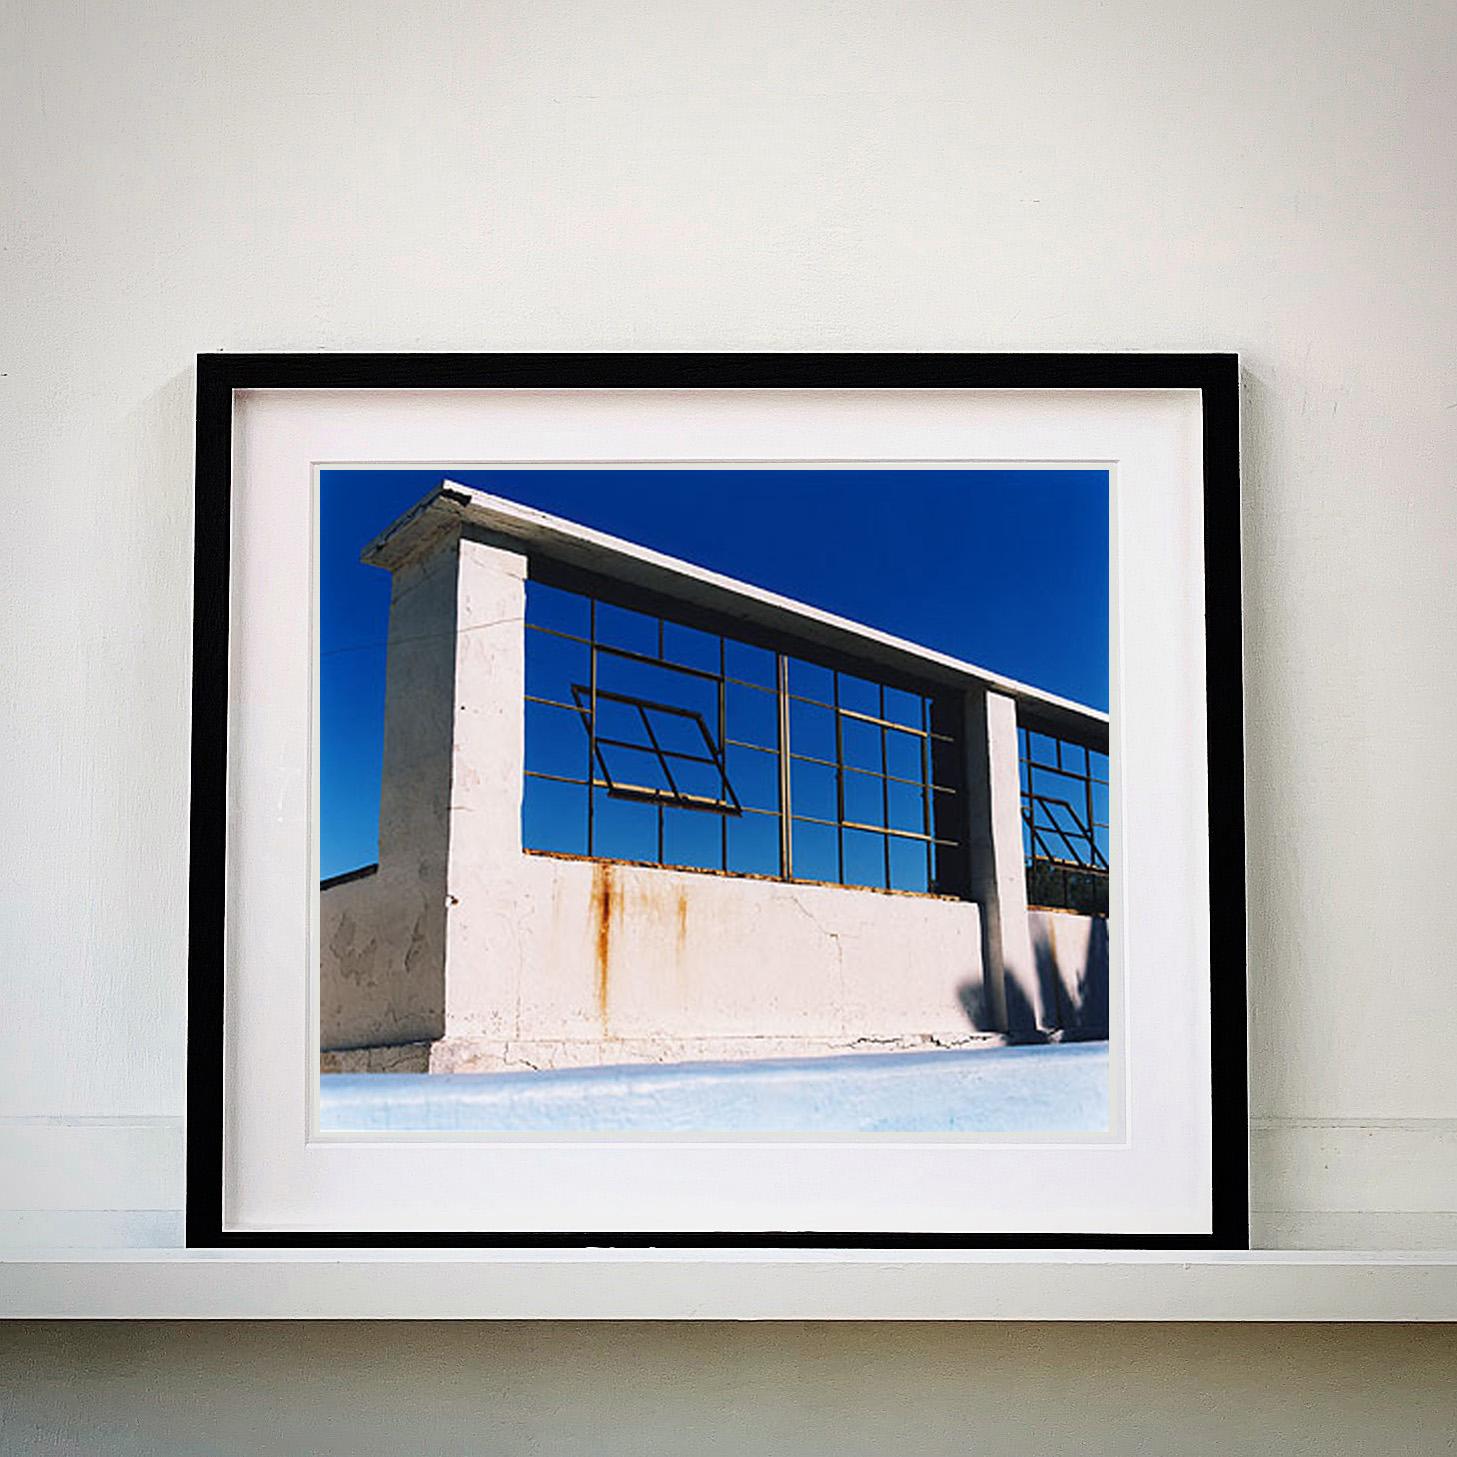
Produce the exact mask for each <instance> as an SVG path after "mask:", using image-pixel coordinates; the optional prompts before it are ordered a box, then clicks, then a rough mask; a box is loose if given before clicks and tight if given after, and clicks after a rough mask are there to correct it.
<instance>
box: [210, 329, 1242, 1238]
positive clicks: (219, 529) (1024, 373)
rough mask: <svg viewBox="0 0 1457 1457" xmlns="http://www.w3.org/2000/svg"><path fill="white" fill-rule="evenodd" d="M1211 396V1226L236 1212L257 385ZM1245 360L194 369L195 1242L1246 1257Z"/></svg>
mask: <svg viewBox="0 0 1457 1457" xmlns="http://www.w3.org/2000/svg"><path fill="white" fill-rule="evenodd" d="M513 388H515V389H546V388H550V389H613V388H628V389H665V390H669V389H671V390H684V389H693V388H709V389H720V390H721V389H736V388H742V389H810V388H814V389H836V390H856V389H878V390H884V389H905V390H936V389H996V390H1133V391H1144V390H1197V391H1199V393H1200V395H1201V398H1202V422H1203V446H1202V449H1203V482H1204V499H1203V534H1204V550H1205V560H1204V581H1205V604H1204V605H1205V614H1206V688H1207V703H1208V724H1207V729H1208V770H1209V784H1210V792H1209V802H1208V815H1209V890H1210V905H1211V908H1212V917H1211V924H1210V955H1211V964H1212V965H1213V966H1214V967H1215V968H1217V975H1216V976H1214V977H1213V979H1212V985H1211V990H1210V998H1211V1047H1212V1051H1213V1056H1212V1060H1211V1066H1210V1069H1209V1073H1210V1087H1211V1093H1212V1164H1213V1167H1212V1189H1213V1210H1212V1227H1211V1232H1210V1233H1209V1234H1208V1235H1207V1236H1199V1237H1191V1236H1188V1235H1169V1236H1163V1235H1128V1236H1124V1235H1110V1234H1096V1233H1095V1234H1078V1233H1073V1232H1068V1233H1059V1234H1056V1235H1018V1234H1004V1235H1003V1234H999V1235H991V1236H988V1235H983V1234H977V1235H970V1236H966V1237H959V1236H947V1235H944V1234H935V1235H925V1234H909V1233H898V1232H894V1231H886V1232H871V1233H857V1234H853V1235H847V1234H843V1233H822V1232H803V1233H794V1232H784V1231H769V1232H764V1233H743V1232H728V1233H724V1234H720V1235H711V1234H703V1233H700V1232H691V1233H684V1232H681V1231H680V1232H675V1231H671V1230H669V1231H662V1232H656V1233H640V1232H612V1231H600V1230H587V1231H581V1232H578V1233H565V1234H564V1233H540V1232H533V1231H510V1232H491V1233H481V1232H473V1231H470V1230H463V1231H453V1232H437V1231H416V1232H409V1231H405V1232H389V1233H383V1234H381V1233H368V1232H359V1231H348V1230H338V1231H326V1232H307V1233H274V1232H243V1231H237V1230H230V1229H227V1228H226V1227H225V1225H224V1217H223V1176H224V1126H225V1119H226V1114H227V1109H226V1108H225V1089H224V1004H225V999H224V931H225V906H226V900H227V897H226V881H225V868H226V855H225V848H226V827H227V819H226V815H227V802H228V799H227V784H228V726H229V675H228V663H229V611H230V606H229V598H230V512H231V505H232V491H233V478H232V477H233V453H234V440H233V397H234V392H235V391H240V390H250V389H317V390H335V391H338V390H353V389H370V390H380V389H409V390H463V389H466V390H468V389H493V390H501V389H513ZM1238 400H1239V371H1238V360H1237V357H1236V356H1235V355H1232V354H311V355H300V354H236V355H227V354H207V355H202V356H200V357H199V359H198V364H197V451H196V517H195V552H194V619H193V685H192V760H191V784H192V796H191V806H190V836H191V859H190V870H189V890H188V894H189V914H190V921H189V952H188V1053H187V1057H188V1070H187V1110H188V1116H187V1192H186V1235H187V1243H188V1244H189V1245H190V1246H195V1247H196V1246H212V1247H217V1246H233V1247H237V1246H255V1247H257V1246H284V1245H294V1246H315V1247H321V1246H322V1247H347V1246H384V1247H388V1246H435V1247H450V1246H472V1245H473V1246H494V1247H508V1246H558V1247H572V1246H623V1247H647V1246H673V1247H710V1246H738V1247H782V1246H791V1247H793V1246H798V1247H817V1248H836V1247H866V1248H882V1249H895V1248H905V1249H926V1248H998V1249H1017V1248H1028V1249H1034V1248H1036V1249H1045V1248H1071V1247H1082V1248H1103V1249H1179V1248H1190V1249H1244V1248H1247V1247H1248V1243H1249V1223H1248V1174H1247V1145H1248V1134H1247V1121H1248V1112H1247V1093H1246V1076H1247V1070H1246V1008H1245V963H1246V952H1245V947H1246V933H1245V848H1244V790H1243V786H1244V746H1243V733H1244V729H1243V713H1242V702H1243V697H1242V648H1241V643H1242V628H1241V575H1240V481H1239V404H1238Z"/></svg>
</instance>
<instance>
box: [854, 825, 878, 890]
mask: <svg viewBox="0 0 1457 1457" xmlns="http://www.w3.org/2000/svg"><path fill="white" fill-rule="evenodd" d="M845 884H846V885H873V886H880V887H881V888H882V889H883V888H884V887H885V836H884V835H873V834H870V833H869V832H868V831H865V830H846V831H845Z"/></svg>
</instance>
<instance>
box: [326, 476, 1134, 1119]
mask: <svg viewBox="0 0 1457 1457" xmlns="http://www.w3.org/2000/svg"><path fill="white" fill-rule="evenodd" d="M318 489H319V552H320V577H319V581H320V603H319V623H320V631H319V638H318V641H319V681H320V687H321V692H320V743H321V758H320V764H321V813H320V819H319V836H320V871H321V876H322V879H321V884H320V891H319V927H320V931H319V956H320V968H319V971H320V1017H321V1023H320V1048H321V1072H322V1082H321V1094H322V1097H321V1125H322V1127H323V1128H324V1129H326V1130H336V1131H337V1130H350V1129H361V1130H378V1129H389V1130H394V1131H400V1130H421V1131H428V1130H441V1129H448V1130H454V1131H462V1130H479V1131H490V1132H500V1131H531V1132H545V1133H563V1132H572V1133H594V1132H624V1131H636V1132H647V1133H651V1132H690V1133H692V1132H751V1131H752V1132H767V1133H802V1132H816V1133H826V1132H828V1133H884V1132H891V1133H927V1132H935V1133H956V1134H1012V1133H1017V1134H1044V1133H1062V1134H1068V1133H1080V1134H1081V1133H1105V1132H1107V1131H1108V1130H1109V1129H1110V1127H1111V1126H1112V1125H1111V1121H1110V1120H1111V1117H1112V1112H1111V1103H1110V1095H1109V1046H1110V1025H1109V955H1108V947H1109V935H1108V914H1109V894H1108V891H1109V884H1108V882H1109V863H1110V858H1109V850H1110V846H1109V836H1110V832H1111V828H1112V824H1111V819H1112V816H1111V806H1110V782H1111V777H1112V776H1111V774H1110V762H1109V753H1108V750H1109V738H1108V713H1107V709H1108V511H1109V494H1108V473H1107V471H1106V470H1096V469H1088V470H1054V469H1033V470H972V469H905V468H901V469H883V468H881V469H877V468H874V467H870V466H861V467H856V466H844V467H838V466H837V467H825V468H820V469H805V468H775V467H772V466H769V467H764V468H758V469H742V468H733V467H730V466H724V467H721V468H710V467H705V466H699V467H696V468H672V467H663V468H656V469H641V468H636V469H635V468H632V467H621V468H615V469H603V468H598V469H590V468H584V469H572V470H554V469H538V470H521V469H514V470H513V469H511V468H509V467H506V468H502V469H476V470H471V469H459V470H452V471H449V472H448V473H442V472H440V471H424V470H398V469H376V470H323V471H321V472H320V475H319V487H318Z"/></svg>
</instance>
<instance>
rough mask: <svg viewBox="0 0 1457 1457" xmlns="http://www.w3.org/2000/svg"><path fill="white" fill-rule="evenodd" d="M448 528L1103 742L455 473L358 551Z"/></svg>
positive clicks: (941, 660) (1083, 710)
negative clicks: (988, 699) (974, 693)
mask: <svg viewBox="0 0 1457 1457" xmlns="http://www.w3.org/2000/svg"><path fill="white" fill-rule="evenodd" d="M454 531H462V532H464V533H466V534H467V535H468V536H470V537H471V538H472V539H476V540H482V541H487V542H490V543H492V544H494V545H499V546H503V547H507V548H509V549H512V550H516V551H520V552H523V553H524V554H525V555H526V557H527V558H528V560H545V561H548V562H551V563H553V564H556V565H558V566H561V567H565V568H567V569H569V570H574V571H579V572H583V573H587V574H590V575H593V576H597V577H602V578H605V579H607V580H609V581H612V582H616V583H621V584H623V585H624V586H626V587H628V588H632V589H637V590H639V591H642V592H645V593H649V594H651V595H653V596H657V597H665V598H669V599H672V600H673V601H676V602H681V603H684V604H686V605H687V606H689V607H690V608H697V609H699V610H700V611H702V612H705V613H708V614H711V615H713V616H715V617H718V618H722V619H728V620H729V621H731V622H740V623H744V624H748V625H750V626H752V627H754V628H757V629H759V630H760V631H761V632H763V633H768V634H772V635H779V636H784V637H788V638H791V639H793V640H795V641H797V642H798V643H801V644H804V645H805V646H806V647H808V648H819V649H821V650H823V651H824V652H826V653H827V654H830V655H832V656H834V657H837V658H849V659H852V660H854V661H855V662H857V663H862V664H864V665H866V667H879V668H882V669H885V670H887V671H889V672H891V673H893V674H894V675H896V676H897V677H901V678H909V679H914V680H917V681H919V682H925V683H929V684H934V685H936V686H938V687H940V688H943V689H945V688H952V689H954V688H962V689H967V688H983V689H991V690H992V691H993V692H997V693H1004V694H1006V695H1007V696H1008V697H1010V698H1013V699H1015V700H1016V701H1017V704H1018V706H1019V707H1020V708H1022V709H1024V710H1025V711H1026V713H1027V714H1028V715H1029V717H1034V718H1035V719H1036V720H1037V721H1038V722H1039V724H1040V725H1044V726H1046V727H1047V728H1049V729H1052V730H1054V731H1059V730H1060V731H1072V732H1074V733H1075V735H1076V737H1077V738H1078V739H1079V740H1081V741H1085V742H1090V743H1091V744H1092V745H1093V746H1094V747H1098V748H1102V749H1103V750H1104V751H1106V750H1107V746H1108V715H1107V714H1106V713H1102V712H1099V711H1098V710H1097V709H1094V708H1089V707H1087V706H1086V705H1085V704H1081V703H1075V702H1073V701H1072V700H1071V699H1067V698H1060V697H1058V696H1057V695H1056V694H1052V693H1045V692H1043V691H1042V690H1041V689H1040V688H1034V687H1033V686H1032V685H1030V684H1027V683H1020V682H1018V681H1017V680H1015V679H1013V678H1007V677H1004V676H1003V675H1001V674H999V673H994V672H992V671H990V670H989V669H987V668H982V667H978V666H977V665H976V664H975V663H968V662H965V661H963V660H962V659H960V658H954V657H951V656H950V655H948V654H946V653H941V652H937V651H936V650H935V649H934V648H928V647H923V646H921V645H920V644H919V643H913V642H909V641H907V640H906V639H904V638H899V637H895V636H893V635H892V634H890V633H885V632H881V631H879V630H878V629H877V628H873V627H867V626H865V625H864V624H863V623H859V622H853V621H851V620H850V619H849V618H845V617H839V616H836V615H835V614H834V613H832V612H824V611H822V610H821V609H819V608H818V607H811V606H810V605H809V604H808V603H804V602H797V601H795V600H794V599H793V598H790V597H783V596H781V595H780V594H779V593H777V592H770V591H766V590H765V589H764V588H762V587H755V586H753V585H752V584H751V583H748V582H741V581H738V580H736V579H735V578H733V577H727V576H723V575H722V574H721V573H718V572H714V571H710V570H709V569H708V568H707V567H700V566H697V565H695V564H694V563H692V562H686V561H683V560H681V559H679V558H678V557H672V556H667V555H665V554H664V553H662V552H658V551H653V550H652V549H651V548H650V547H645V546H639V545H638V544H637V543H636V542H632V541H625V540H623V539H622V538H621V537H616V536H610V535H608V534H607V533H606V532H602V531H596V530H594V529H592V528H591V527H589V526H582V525H580V524H579V523H578V522H575V521H568V520H565V519H564V518H562V517H560V516H552V515H549V514H547V513H546V512H544V511H537V510H535V509H533V508H532V507H530V506H523V505H521V504H519V503H518V502H516V501H508V500H506V499H505V498H503V497H501V496H493V495H491V494H490V493H489V492H486V491H479V490H476V489H475V488H474V487H471V486H463V485H460V484H458V483H457V482H455V481H450V480H446V481H443V482H442V483H441V484H440V485H439V486H437V487H436V488H435V490H433V491H431V492H430V494H429V495H428V496H426V497H425V498H424V499H423V500H421V501H420V502H419V503H418V504H417V505H415V506H413V507H411V508H410V510H408V511H406V512H405V514H404V515H403V516H400V517H399V518H398V519H397V520H396V521H394V522H392V523H391V524H390V525H389V526H388V527H386V528H385V530H384V531H383V532H381V533H380V534H379V536H377V537H376V538H375V539H374V540H373V541H372V542H370V543H369V545H368V546H367V547H365V549H364V551H363V553H362V554H361V558H360V559H361V560H362V561H364V562H367V563H368V564H370V565H371V566H378V567H384V568H386V569H387V570H390V571H393V570H395V569H396V568H398V567H401V566H404V565H406V564H407V563H408V562H410V561H412V560H413V559H414V558H416V557H418V556H420V555H421V554H422V553H423V552H425V551H426V550H427V549H428V548H429V547H431V546H432V545H434V544H435V542H436V541H437V540H438V539H439V538H441V537H442V536H445V535H447V534H449V533H451V532H454Z"/></svg>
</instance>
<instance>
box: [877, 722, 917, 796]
mask: <svg viewBox="0 0 1457 1457" xmlns="http://www.w3.org/2000/svg"><path fill="white" fill-rule="evenodd" d="M924 743H925V740H924V739H922V738H921V737H920V736H919V735H917V734H902V733H897V732H896V730H895V729H886V731H885V767H886V770H887V772H888V773H891V774H895V775H897V776H898V777H900V778H901V779H914V780H916V781H917V783H919V782H920V780H921V778H922V777H923V776H922V767H921V746H922V744H924Z"/></svg>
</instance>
